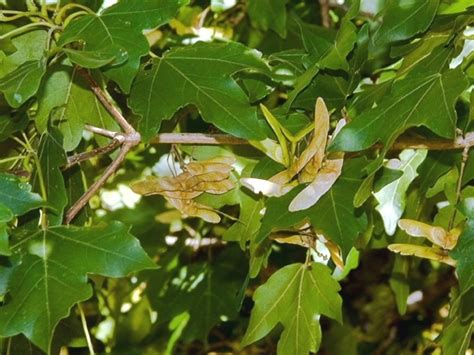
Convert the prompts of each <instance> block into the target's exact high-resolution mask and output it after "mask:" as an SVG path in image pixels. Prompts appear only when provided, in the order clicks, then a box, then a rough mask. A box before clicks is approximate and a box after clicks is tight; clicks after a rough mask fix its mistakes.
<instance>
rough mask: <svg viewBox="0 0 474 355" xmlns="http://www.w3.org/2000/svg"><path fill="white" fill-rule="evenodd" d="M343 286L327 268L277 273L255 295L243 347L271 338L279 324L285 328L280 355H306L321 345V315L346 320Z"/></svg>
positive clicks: (300, 266)
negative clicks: (264, 338)
mask: <svg viewBox="0 0 474 355" xmlns="http://www.w3.org/2000/svg"><path fill="white" fill-rule="evenodd" d="M339 290H340V286H339V284H338V283H337V282H336V281H335V280H334V279H333V278H332V277H331V274H330V270H329V268H328V267H327V266H325V265H322V264H319V263H312V264H311V265H308V266H307V265H304V264H292V265H287V266H285V267H283V268H281V269H280V270H278V271H277V272H275V273H274V274H273V275H272V276H271V277H270V278H269V279H268V280H267V282H266V283H265V284H263V285H262V286H260V287H259V288H258V289H257V290H256V291H255V293H254V296H253V299H254V301H255V306H254V308H253V310H252V314H251V317H250V323H249V326H248V329H247V332H246V333H245V336H244V338H243V340H242V345H243V346H246V345H248V344H251V343H253V342H255V341H257V340H259V339H261V338H263V337H264V336H265V335H267V334H268V333H269V332H270V331H271V330H272V329H273V328H274V327H275V326H276V325H277V324H278V323H281V324H282V325H283V327H284V330H283V333H282V334H281V337H280V340H279V342H278V353H279V354H295V355H299V354H301V355H303V354H304V355H306V354H308V352H316V351H317V350H318V348H319V345H320V343H321V329H320V325H319V320H318V316H319V315H320V314H324V315H326V316H328V317H331V318H333V319H336V320H338V321H339V322H341V321H342V314H341V304H342V299H341V296H339V294H338V291H339Z"/></svg>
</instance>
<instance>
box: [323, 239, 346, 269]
mask: <svg viewBox="0 0 474 355" xmlns="http://www.w3.org/2000/svg"><path fill="white" fill-rule="evenodd" d="M325 244H326V248H328V250H329V253H330V254H331V260H332V262H333V263H334V264H335V265H336V266H337V267H338V268H339V269H341V270H343V269H344V260H343V259H342V255H341V248H339V246H338V245H337V244H336V243H333V242H331V241H330V240H327V241H326V243H325Z"/></svg>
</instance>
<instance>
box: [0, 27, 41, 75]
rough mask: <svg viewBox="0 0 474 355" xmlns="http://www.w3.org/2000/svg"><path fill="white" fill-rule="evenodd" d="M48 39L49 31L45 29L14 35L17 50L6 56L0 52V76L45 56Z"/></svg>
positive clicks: (13, 40) (13, 42) (13, 41)
mask: <svg viewBox="0 0 474 355" xmlns="http://www.w3.org/2000/svg"><path fill="white" fill-rule="evenodd" d="M47 39H48V32H47V31H43V30H33V31H28V32H25V33H22V34H21V35H18V36H15V37H13V38H12V44H13V45H14V46H15V48H16V51H15V52H14V53H12V54H11V55H9V56H5V57H4V58H1V55H2V52H0V64H1V65H0V77H3V76H5V75H7V74H8V73H11V72H12V71H13V70H15V69H16V68H18V67H19V66H20V65H22V64H24V63H26V62H29V61H36V60H40V59H41V58H43V56H44V51H45V48H46V43H47Z"/></svg>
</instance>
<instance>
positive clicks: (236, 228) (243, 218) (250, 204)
mask: <svg viewBox="0 0 474 355" xmlns="http://www.w3.org/2000/svg"><path fill="white" fill-rule="evenodd" d="M239 198H240V215H239V220H238V221H237V222H235V223H234V224H233V225H232V226H230V228H229V229H227V230H226V231H225V233H224V234H223V235H222V238H223V239H224V240H228V241H239V242H240V247H241V248H242V249H245V244H246V243H247V241H248V240H252V239H254V237H255V235H256V234H257V232H258V230H259V229H260V219H261V215H260V211H261V210H262V209H263V207H264V204H263V201H262V200H261V199H260V200H259V199H255V198H252V197H251V196H249V195H247V194H246V193H245V192H244V191H241V192H240V193H239Z"/></svg>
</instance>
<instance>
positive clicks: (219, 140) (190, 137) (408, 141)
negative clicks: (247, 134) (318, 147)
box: [150, 132, 474, 150]
mask: <svg viewBox="0 0 474 355" xmlns="http://www.w3.org/2000/svg"><path fill="white" fill-rule="evenodd" d="M150 143H151V144H193V145H246V144H249V143H248V141H246V140H245V139H242V138H237V137H234V136H231V135H227V134H203V133H161V134H158V135H156V136H155V138H153V139H152V140H151V142H150ZM472 146H474V132H469V133H467V134H466V135H465V136H464V138H463V137H459V138H457V139H455V140H449V139H426V138H403V137H402V138H400V139H398V140H397V141H396V142H395V143H394V144H393V145H392V147H391V148H390V150H403V149H428V150H458V149H464V148H465V147H472ZM381 147H382V145H381V144H376V145H374V146H373V148H381Z"/></svg>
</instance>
